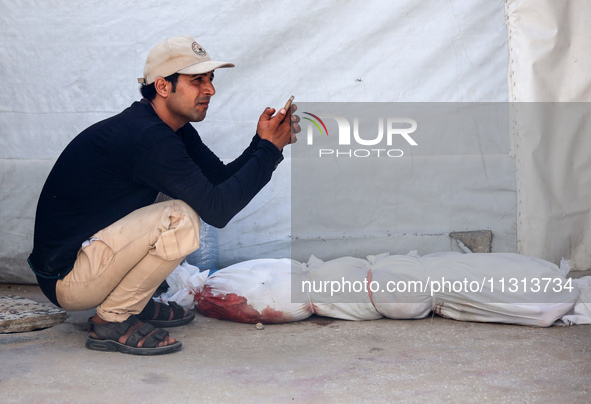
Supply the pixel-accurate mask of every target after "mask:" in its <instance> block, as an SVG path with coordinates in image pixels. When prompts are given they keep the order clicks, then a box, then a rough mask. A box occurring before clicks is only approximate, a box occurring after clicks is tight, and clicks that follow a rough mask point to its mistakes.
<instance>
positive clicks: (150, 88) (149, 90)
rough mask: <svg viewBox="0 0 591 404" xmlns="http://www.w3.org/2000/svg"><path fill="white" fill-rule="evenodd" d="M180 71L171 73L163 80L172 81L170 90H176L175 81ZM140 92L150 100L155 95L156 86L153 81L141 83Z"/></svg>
mask: <svg viewBox="0 0 591 404" xmlns="http://www.w3.org/2000/svg"><path fill="white" fill-rule="evenodd" d="M179 75H180V73H173V74H171V75H170V76H166V77H165V78H164V80H166V81H169V82H171V83H172V92H173V93H174V92H175V91H176V83H177V81H178V79H179ZM140 93H142V97H144V98H146V99H148V100H150V101H152V100H153V99H154V98H155V97H156V87H155V86H154V83H152V84H148V85H146V84H142V86H141V87H140Z"/></svg>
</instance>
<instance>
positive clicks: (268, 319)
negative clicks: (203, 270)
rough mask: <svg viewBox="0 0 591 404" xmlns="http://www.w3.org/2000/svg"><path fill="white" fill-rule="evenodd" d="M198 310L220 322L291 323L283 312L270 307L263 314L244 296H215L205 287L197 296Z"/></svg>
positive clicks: (229, 294) (209, 288)
mask: <svg viewBox="0 0 591 404" xmlns="http://www.w3.org/2000/svg"><path fill="white" fill-rule="evenodd" d="M195 298H196V300H197V299H198V301H197V309H198V310H199V312H200V313H201V314H203V315H204V316H207V317H213V318H219V319H220V320H230V321H237V322H240V323H251V324H256V323H264V324H273V323H285V322H288V321H290V320H289V319H288V318H286V316H285V315H284V314H283V312H281V311H277V310H275V309H273V308H271V307H269V306H267V307H266V308H265V309H263V311H262V312H260V313H259V312H258V311H257V310H255V309H254V308H253V307H252V305H250V304H248V301H247V300H246V298H245V297H243V296H238V295H237V294H236V293H228V294H225V295H222V294H220V295H214V294H213V292H212V291H211V287H210V286H205V287H204V288H203V291H202V292H201V294H200V296H197V295H196V296H195Z"/></svg>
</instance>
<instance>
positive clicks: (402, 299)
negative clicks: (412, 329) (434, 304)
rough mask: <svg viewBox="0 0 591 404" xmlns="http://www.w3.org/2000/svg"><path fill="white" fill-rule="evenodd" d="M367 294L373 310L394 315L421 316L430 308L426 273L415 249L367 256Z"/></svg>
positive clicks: (386, 315) (413, 317)
mask: <svg viewBox="0 0 591 404" xmlns="http://www.w3.org/2000/svg"><path fill="white" fill-rule="evenodd" d="M368 260H369V261H370V263H371V273H370V277H369V280H370V288H371V289H370V292H371V294H370V296H371V299H372V302H373V304H374V306H375V308H376V310H377V311H378V312H379V313H381V314H382V315H383V316H385V317H388V318H393V319H418V318H424V317H426V316H427V315H429V313H430V312H431V300H432V299H431V294H430V293H429V291H427V290H426V288H425V285H426V281H427V273H426V271H425V268H424V267H423V265H422V264H421V262H420V259H419V257H418V255H416V253H414V254H413V253H412V252H411V253H410V254H409V255H381V256H377V257H373V256H370V257H368Z"/></svg>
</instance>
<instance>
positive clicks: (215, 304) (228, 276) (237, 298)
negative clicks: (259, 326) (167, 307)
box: [196, 258, 312, 324]
mask: <svg viewBox="0 0 591 404" xmlns="http://www.w3.org/2000/svg"><path fill="white" fill-rule="evenodd" d="M292 266H293V267H294V272H296V273H297V272H298V271H300V270H301V267H302V266H303V264H301V263H299V262H297V261H292V260H290V259H287V258H284V259H257V260H251V261H245V262H240V263H238V264H234V265H231V266H229V267H227V268H224V269H222V270H219V271H217V272H215V273H214V274H213V275H212V276H210V277H209V278H208V279H207V282H206V283H205V286H204V287H203V290H202V291H201V293H200V294H198V296H196V298H197V309H198V310H199V312H200V313H201V314H203V315H204V316H208V317H214V318H219V319H222V320H231V321H237V322H241V323H253V324H254V323H259V322H260V323H265V324H273V323H287V322H292V321H300V320H303V319H305V318H308V317H310V316H311V315H312V306H311V304H310V302H309V301H307V300H306V301H305V302H300V303H297V302H296V303H292V299H291V294H290V290H291V274H292Z"/></svg>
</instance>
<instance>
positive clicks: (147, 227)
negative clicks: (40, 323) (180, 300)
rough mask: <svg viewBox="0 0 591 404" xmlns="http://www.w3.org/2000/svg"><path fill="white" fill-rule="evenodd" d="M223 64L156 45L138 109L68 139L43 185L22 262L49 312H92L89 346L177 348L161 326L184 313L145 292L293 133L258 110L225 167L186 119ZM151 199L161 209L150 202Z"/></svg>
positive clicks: (201, 113) (178, 42) (147, 350)
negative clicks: (245, 142)
mask: <svg viewBox="0 0 591 404" xmlns="http://www.w3.org/2000/svg"><path fill="white" fill-rule="evenodd" d="M227 67H234V65H233V64H231V63H226V62H216V61H213V60H211V57H210V56H209V54H208V53H207V52H206V51H205V49H203V47H201V46H200V45H199V44H198V43H197V42H196V41H195V40H194V39H193V38H191V37H189V36H180V37H175V38H170V39H166V40H164V41H163V42H160V43H159V44H157V45H156V46H155V47H154V48H152V50H151V51H150V52H149V54H148V57H147V59H146V63H145V67H144V75H143V77H142V78H140V79H139V81H140V82H141V83H142V86H141V89H140V91H141V94H142V96H143V98H142V99H141V101H138V102H134V103H133V104H132V105H131V106H130V107H129V108H127V109H125V110H124V111H123V112H121V113H120V114H118V115H115V116H113V117H111V118H108V119H106V120H104V121H101V122H99V123H96V124H94V125H92V126H90V127H89V128H88V129H86V130H84V131H83V132H82V133H80V134H79V135H78V136H76V137H75V138H74V139H73V140H72V142H71V143H70V144H69V145H68V146H67V147H66V148H65V149H64V151H63V152H62V154H61V155H60V157H59V158H58V160H57V161H56V163H55V165H54V167H53V169H52V170H51V172H50V174H49V176H48V178H47V180H46V182H45V185H44V187H43V190H42V192H41V196H40V198H39V202H38V205H37V213H36V218H35V235H34V246H33V251H32V253H31V255H30V256H29V259H28V262H29V265H30V266H31V269H32V270H33V271H34V273H35V274H36V276H37V280H38V282H39V285H40V287H41V289H42V291H43V293H44V294H45V295H46V296H47V297H48V298H49V299H50V300H51V301H52V302H53V303H54V304H56V305H58V306H60V307H62V308H64V309H66V310H88V309H92V308H94V307H96V309H97V310H96V311H97V313H96V315H95V316H94V317H92V318H90V319H89V321H88V322H89V328H90V333H89V336H88V337H87V340H86V347H87V348H89V349H93V350H99V351H120V352H125V353H131V354H138V355H154V354H162V353H169V352H173V351H176V350H178V349H179V348H180V347H181V342H180V341H177V340H175V339H174V338H172V337H171V336H169V334H168V332H167V331H165V330H163V329H162V328H168V327H175V326H180V325H184V324H187V323H188V322H190V321H191V320H193V318H194V317H195V313H193V312H191V311H188V310H185V309H183V308H182V307H180V306H179V305H177V304H176V303H170V304H163V303H156V302H154V300H152V299H151V297H152V295H153V293H154V292H155V291H156V289H157V288H158V286H159V285H160V284H161V283H162V282H163V281H164V280H165V279H166V277H167V276H168V275H169V274H170V273H171V272H172V271H173V270H174V268H176V267H177V266H178V265H179V264H180V262H181V261H182V260H183V259H184V257H185V256H187V255H188V254H190V253H191V252H193V251H195V250H196V249H197V248H199V230H200V219H199V218H200V217H201V218H202V219H203V220H204V221H205V222H207V223H209V224H211V225H212V226H215V227H224V226H225V225H226V224H227V223H228V222H229V221H230V219H232V217H234V216H235V215H236V214H237V213H238V212H239V211H240V210H242V209H243V208H244V207H245V206H246V205H247V204H248V203H249V202H250V200H251V199H252V198H253V197H254V196H255V195H256V194H257V193H258V192H259V191H260V190H261V189H262V188H263V187H264V186H265V184H267V183H268V182H269V180H270V179H271V175H272V173H273V171H274V170H275V168H276V167H277V165H278V164H279V163H280V162H281V160H282V159H283V157H282V150H283V148H284V147H285V146H287V145H288V144H290V143H293V142H294V141H295V134H297V133H298V132H299V131H300V127H299V124H298V122H299V117H298V116H296V115H292V111H295V110H296V109H297V107H296V106H295V105H292V106H291V108H290V107H287V106H286V108H287V109H286V108H281V109H280V110H279V111H276V110H275V109H273V108H266V109H265V110H264V111H263V113H262V114H261V116H260V118H259V120H258V124H257V128H256V134H255V135H254V137H253V139H252V141H251V142H250V145H249V146H248V147H247V148H246V149H245V150H244V152H242V154H241V155H240V156H239V157H238V158H237V159H236V160H234V161H232V162H231V163H229V164H224V163H223V162H222V161H221V160H220V159H219V158H218V157H217V156H216V155H215V154H214V153H213V152H212V151H211V150H210V149H209V148H208V147H207V146H206V145H205V144H204V143H203V142H202V140H201V138H200V137H199V135H198V133H197V131H196V130H195V129H194V127H193V126H192V125H191V123H190V122H200V121H202V120H203V119H204V118H205V115H206V114H207V110H208V108H209V103H210V100H211V97H213V95H214V94H215V89H214V86H213V78H214V71H215V70H216V69H218V68H227ZM276 112H277V113H276ZM223 136H224V137H225V139H226V140H227V141H228V142H236V143H240V141H241V138H240V137H238V135H237V134H234V133H225V134H223ZM159 193H162V194H165V195H167V196H169V197H170V198H172V200H167V201H165V202H161V203H154V201H155V200H156V198H157V196H158V194H159ZM161 327H162V328H161Z"/></svg>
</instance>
